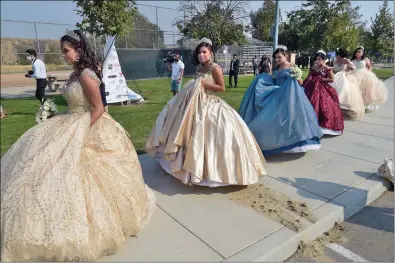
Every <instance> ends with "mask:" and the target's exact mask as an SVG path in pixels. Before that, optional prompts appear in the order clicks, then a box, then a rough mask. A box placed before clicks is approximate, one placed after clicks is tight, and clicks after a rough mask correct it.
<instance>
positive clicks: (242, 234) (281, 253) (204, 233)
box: [2, 78, 394, 262]
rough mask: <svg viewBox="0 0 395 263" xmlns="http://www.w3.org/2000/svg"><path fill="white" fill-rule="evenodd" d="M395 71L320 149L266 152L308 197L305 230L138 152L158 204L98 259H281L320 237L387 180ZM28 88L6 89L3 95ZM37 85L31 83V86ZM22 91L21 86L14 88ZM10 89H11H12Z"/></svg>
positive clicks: (278, 175) (288, 185)
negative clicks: (374, 107)
mask: <svg viewBox="0 0 395 263" xmlns="http://www.w3.org/2000/svg"><path fill="white" fill-rule="evenodd" d="M393 83H394V79H393V78H392V79H390V80H387V81H386V85H387V87H388V89H389V101H388V102H387V103H386V104H385V105H383V106H382V107H381V109H380V110H379V111H378V112H374V113H369V114H367V115H365V117H364V119H363V120H362V121H346V123H345V132H344V134H343V135H341V136H339V137H333V138H324V139H323V140H322V149H321V150H319V151H312V152H309V153H307V154H306V155H304V156H301V155H287V154H283V155H280V156H277V157H272V158H269V159H267V166H266V167H267V170H268V173H269V176H266V177H264V178H262V180H261V183H262V184H264V185H265V186H267V187H269V188H271V189H274V190H275V191H278V192H279V193H284V194H286V195H288V196H289V197H290V198H291V199H294V200H297V201H300V202H305V203H306V204H307V206H308V207H309V209H310V214H312V215H313V216H314V217H315V218H316V219H317V222H316V223H314V224H312V223H306V222H305V224H306V225H307V228H306V229H305V230H304V231H302V232H299V233H296V232H294V231H292V230H291V229H288V228H287V227H285V226H283V225H281V224H280V223H277V222H275V221H273V220H271V219H269V218H267V217H265V216H264V215H262V214H260V213H257V212H255V211H254V210H252V209H251V208H248V207H243V206H239V205H237V204H235V203H234V202H233V201H230V200H229V199H228V197H227V195H226V191H227V190H226V188H220V189H218V188H217V189H209V188H204V187H188V186H185V185H182V184H181V183H180V182H179V181H177V180H176V179H174V178H173V177H171V176H165V173H164V171H163V170H162V169H161V167H160V165H159V164H158V163H157V162H156V161H155V160H153V159H152V158H150V157H149V156H147V155H141V156H140V162H141V164H142V168H143V173H144V178H145V181H146V183H147V184H148V185H149V186H150V187H151V188H152V189H153V190H154V192H155V194H156V197H157V211H156V213H155V215H154V217H153V219H152V222H151V223H150V224H149V225H148V227H147V228H146V229H145V230H144V231H142V232H141V234H140V235H139V237H133V238H130V239H129V240H128V241H127V243H126V244H125V246H124V247H123V248H122V249H121V250H120V251H118V252H117V253H116V254H114V255H111V256H108V257H104V258H102V259H100V261H173V262H174V261H194V262H198V261H212V262H213V261H217V262H219V261H253V260H256V261H283V260H285V259H287V258H288V257H290V256H291V255H292V254H293V253H294V252H295V250H296V248H297V245H298V244H299V242H300V240H305V241H310V240H314V239H315V238H316V237H317V236H319V235H321V234H322V233H323V232H325V231H327V230H329V229H331V228H332V227H333V225H334V223H335V222H336V221H342V220H344V219H345V218H347V217H349V216H351V215H353V214H354V213H356V212H357V211H359V210H360V209H362V208H363V207H364V206H365V205H366V204H369V203H370V202H372V201H373V200H375V199H376V198H377V197H379V196H380V195H381V194H382V193H383V192H385V190H386V187H388V186H389V185H388V183H387V182H386V181H383V180H382V179H381V178H379V177H378V176H377V175H375V173H376V171H377V168H378V167H379V166H380V165H381V164H382V163H383V160H384V158H385V157H389V158H392V157H393V150H394V149H393V145H394V112H393V109H394V84H393ZM18 92H19V94H23V93H29V91H27V90H22V89H20V90H17V89H16V88H15V89H14V90H11V89H6V90H4V89H2V97H3V96H6V95H7V94H8V95H12V94H14V96H17V95H18ZM30 92H31V91H30ZM15 93H16V94H15ZM8 95H7V96H8Z"/></svg>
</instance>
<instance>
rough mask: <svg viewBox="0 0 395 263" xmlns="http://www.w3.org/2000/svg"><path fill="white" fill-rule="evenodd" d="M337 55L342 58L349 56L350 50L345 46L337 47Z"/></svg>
mask: <svg viewBox="0 0 395 263" xmlns="http://www.w3.org/2000/svg"><path fill="white" fill-rule="evenodd" d="M336 56H339V57H341V58H348V52H347V50H346V49H344V48H337V49H336Z"/></svg>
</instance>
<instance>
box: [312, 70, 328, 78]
mask: <svg viewBox="0 0 395 263" xmlns="http://www.w3.org/2000/svg"><path fill="white" fill-rule="evenodd" d="M329 71H330V69H328V68H322V69H320V70H315V69H311V70H310V74H312V75H313V76H317V75H319V76H321V77H323V78H327V77H328V72H329Z"/></svg>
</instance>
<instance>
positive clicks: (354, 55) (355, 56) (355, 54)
mask: <svg viewBox="0 0 395 263" xmlns="http://www.w3.org/2000/svg"><path fill="white" fill-rule="evenodd" d="M359 50H362V57H361V60H364V59H365V49H364V48H363V47H358V48H357V49H356V50H355V51H354V54H353V55H352V58H351V60H354V59H356V58H357V52H358V51H359Z"/></svg>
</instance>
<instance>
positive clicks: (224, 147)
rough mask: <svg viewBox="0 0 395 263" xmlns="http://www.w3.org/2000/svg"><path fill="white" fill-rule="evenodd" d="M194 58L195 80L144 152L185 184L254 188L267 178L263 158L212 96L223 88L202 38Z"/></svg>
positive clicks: (169, 105)
mask: <svg viewBox="0 0 395 263" xmlns="http://www.w3.org/2000/svg"><path fill="white" fill-rule="evenodd" d="M195 56H196V58H195V59H196V64H197V73H196V75H197V76H196V79H194V80H190V81H189V82H188V83H186V84H185V86H184V88H183V89H182V90H181V91H180V93H179V94H178V95H177V96H175V97H173V98H172V99H171V100H170V101H169V102H168V103H167V105H166V106H165V107H164V109H163V110H162V111H161V113H160V114H159V116H158V118H157V120H156V123H155V126H154V127H153V129H152V132H151V134H150V136H149V137H148V140H147V142H146V144H145V151H146V152H147V153H148V154H149V155H150V156H152V157H154V158H156V159H157V160H158V161H159V163H160V164H161V166H162V168H163V169H164V170H166V171H167V172H168V173H169V174H171V175H173V176H174V177H176V178H177V179H179V180H180V181H181V182H182V183H184V184H189V185H200V186H209V187H217V186H226V185H249V184H255V183H257V182H258V181H259V177H260V176H262V175H265V174H266V172H265V168H264V167H263V163H265V159H264V157H263V155H262V153H261V151H260V149H259V146H258V144H257V143H256V141H255V138H254V136H253V135H252V133H251V132H250V130H249V129H248V127H247V125H246V124H245V123H244V122H243V120H242V119H241V118H240V116H239V115H238V114H237V112H236V111H235V110H234V109H233V108H232V107H231V106H229V105H228V104H227V103H226V102H225V101H223V100H222V99H220V98H219V97H218V96H217V95H216V93H217V92H223V91H224V90H225V86H224V79H223V75H222V69H221V68H220V67H219V66H218V65H217V64H215V63H213V62H212V59H213V50H212V44H211V40H209V39H206V38H204V39H202V40H201V42H200V44H199V45H198V46H197V47H196V50H195Z"/></svg>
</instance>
